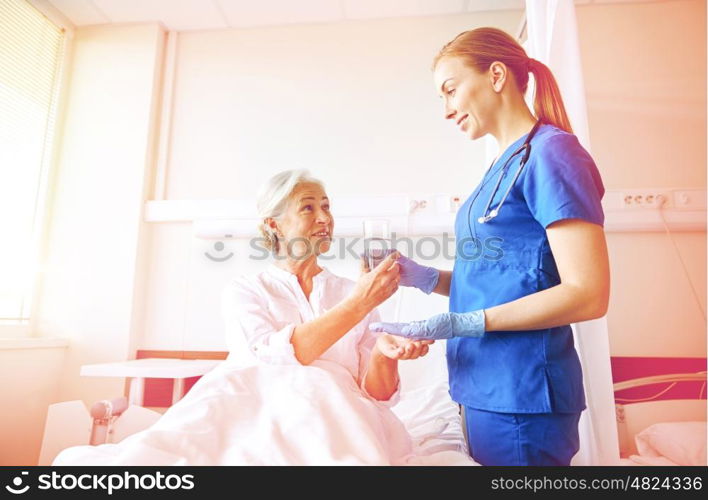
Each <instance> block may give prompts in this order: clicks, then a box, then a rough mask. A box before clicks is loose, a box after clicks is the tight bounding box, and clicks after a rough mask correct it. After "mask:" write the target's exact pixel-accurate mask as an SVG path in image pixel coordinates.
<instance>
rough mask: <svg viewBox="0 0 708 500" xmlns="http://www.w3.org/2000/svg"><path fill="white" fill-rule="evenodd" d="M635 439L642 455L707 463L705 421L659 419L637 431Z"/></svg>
mask: <svg viewBox="0 0 708 500" xmlns="http://www.w3.org/2000/svg"><path fill="white" fill-rule="evenodd" d="M635 441H636V443H637V451H638V452H639V454H640V455H641V456H645V457H666V458H668V459H669V460H671V461H672V462H676V463H677V464H679V465H706V422H660V423H658V424H654V425H650V426H649V427H647V428H646V429H644V430H643V431H642V432H640V433H639V434H637V435H636V437H635Z"/></svg>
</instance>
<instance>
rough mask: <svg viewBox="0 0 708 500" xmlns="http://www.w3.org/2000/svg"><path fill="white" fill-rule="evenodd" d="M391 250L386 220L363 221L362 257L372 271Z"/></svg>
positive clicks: (389, 229) (389, 230)
mask: <svg viewBox="0 0 708 500" xmlns="http://www.w3.org/2000/svg"><path fill="white" fill-rule="evenodd" d="M389 250H391V225H390V224H389V222H388V220H386V219H368V220H365V221H364V256H365V257H366V261H367V263H368V264H369V270H373V269H374V268H375V267H376V266H377V265H378V264H379V263H380V262H381V261H382V260H384V259H385V258H386V255H388V251H389Z"/></svg>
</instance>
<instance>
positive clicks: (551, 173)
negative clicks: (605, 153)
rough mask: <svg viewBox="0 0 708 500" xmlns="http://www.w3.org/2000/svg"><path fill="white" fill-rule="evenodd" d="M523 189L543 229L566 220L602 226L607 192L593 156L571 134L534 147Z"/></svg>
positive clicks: (532, 211)
mask: <svg viewBox="0 0 708 500" xmlns="http://www.w3.org/2000/svg"><path fill="white" fill-rule="evenodd" d="M531 157H532V160H529V162H528V167H527V170H526V171H525V172H524V180H523V184H522V189H523V192H524V198H525V199H526V203H527V205H528V207H529V210H530V211H531V213H532V215H533V217H534V218H535V219H536V220H537V221H538V222H539V223H540V224H541V225H542V226H543V227H544V228H546V227H548V226H549V225H550V224H552V223H553V222H556V221H559V220H563V219H583V220H586V221H588V222H592V223H594V224H599V225H601V226H602V225H603V224H604V222H605V216H604V213H603V211H602V204H601V200H602V196H603V195H604V193H605V189H604V187H603V185H602V179H601V177H600V173H599V171H598V169H597V166H596V165H595V162H594V161H593V159H592V157H591V156H590V154H589V153H588V152H587V151H585V149H584V148H583V147H582V146H581V145H580V143H579V142H578V138H577V137H575V136H574V135H572V134H565V133H562V134H558V135H554V136H552V137H550V138H549V139H548V140H546V141H545V142H543V143H540V144H538V145H534V146H532V149H531Z"/></svg>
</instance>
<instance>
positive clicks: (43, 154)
mask: <svg viewBox="0 0 708 500" xmlns="http://www.w3.org/2000/svg"><path fill="white" fill-rule="evenodd" d="M64 45H65V34H64V30H63V29H62V28H59V27H57V26H56V25H55V24H53V23H52V22H51V21H50V20H49V19H47V18H46V17H45V16H44V15H43V14H42V13H40V12H39V11H38V10H36V9H35V8H34V7H32V6H31V5H30V4H29V3H27V2H26V1H25V0H2V1H0V325H2V324H13V325H18V324H28V322H29V318H30V314H31V308H32V296H33V292H34V290H35V288H36V286H35V285H36V280H37V276H38V269H37V266H38V256H39V248H40V241H39V239H40V236H41V234H42V232H43V231H42V228H43V219H44V212H45V201H46V196H47V189H46V184H47V177H48V173H49V167H50V164H51V162H52V157H53V147H52V146H53V140H54V129H55V115H56V109H57V96H58V94H59V82H60V80H61V62H62V59H63V54H64Z"/></svg>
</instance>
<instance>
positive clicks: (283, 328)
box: [221, 280, 300, 365]
mask: <svg viewBox="0 0 708 500" xmlns="http://www.w3.org/2000/svg"><path fill="white" fill-rule="evenodd" d="M252 287H253V285H250V284H249V283H245V282H241V281H239V280H236V281H234V282H232V283H230V284H229V285H227V286H226V288H225V289H224V291H223V293H222V301H221V310H222V315H223V318H224V324H225V328H226V344H227V346H228V348H229V353H230V355H229V358H230V359H236V360H244V359H249V358H252V357H255V358H256V359H258V360H260V361H262V362H264V363H268V364H279V365H282V364H300V362H299V361H298V360H297V358H296V357H295V350H294V348H293V345H292V343H291V338H292V335H293V331H294V329H295V326H296V325H295V324H294V323H291V324H286V325H282V324H279V323H278V322H276V321H275V320H274V318H273V317H272V315H271V314H270V312H269V310H268V307H267V305H266V304H265V302H264V301H263V299H262V298H261V297H260V296H259V295H258V293H257V292H256V291H255V290H254V289H253V288H252Z"/></svg>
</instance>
